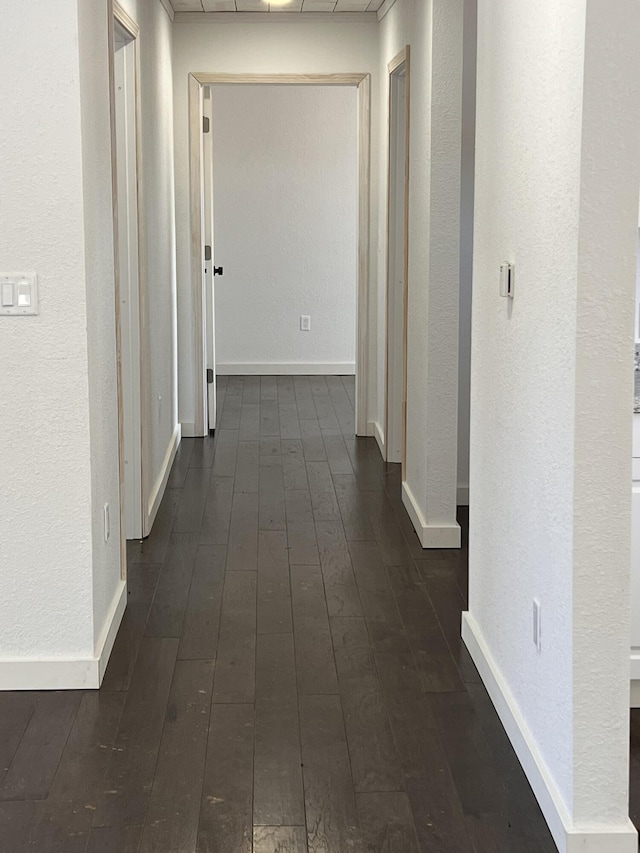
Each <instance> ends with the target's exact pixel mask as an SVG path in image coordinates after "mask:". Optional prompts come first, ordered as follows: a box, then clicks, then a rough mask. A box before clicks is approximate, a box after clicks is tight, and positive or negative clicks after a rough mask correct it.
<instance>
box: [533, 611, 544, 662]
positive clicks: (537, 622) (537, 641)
mask: <svg viewBox="0 0 640 853" xmlns="http://www.w3.org/2000/svg"><path fill="white" fill-rule="evenodd" d="M533 644H534V646H535V647H536V649H537V650H538V651H539V652H541V651H542V607H541V605H540V602H539V600H538V599H537V598H534V599H533Z"/></svg>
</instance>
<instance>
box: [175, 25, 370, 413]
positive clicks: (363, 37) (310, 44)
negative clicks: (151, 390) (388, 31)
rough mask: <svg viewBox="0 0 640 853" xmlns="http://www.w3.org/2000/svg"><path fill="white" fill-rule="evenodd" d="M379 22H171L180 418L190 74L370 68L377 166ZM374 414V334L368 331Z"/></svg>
mask: <svg viewBox="0 0 640 853" xmlns="http://www.w3.org/2000/svg"><path fill="white" fill-rule="evenodd" d="M378 69H379V62H378V26H377V24H375V23H372V24H370V23H364V24H359V23H356V24H344V23H327V24H324V23H313V24H311V23H308V22H306V23H305V21H303V20H302V21H300V22H299V23H298V22H291V23H289V22H287V23H282V24H280V23H278V24H271V25H265V24H252V23H240V24H234V23H224V24H210V23H202V24H183V23H180V24H176V25H175V27H174V103H175V124H176V133H175V139H176V211H177V219H176V221H177V232H178V326H179V336H178V346H179V389H180V420H181V421H182V422H183V423H184V422H193V420H194V405H195V404H194V393H195V389H194V377H193V375H192V363H193V356H192V351H193V335H192V328H191V325H192V300H191V284H190V277H189V276H190V261H189V243H190V236H189V169H188V167H189V157H188V121H187V115H188V109H187V102H188V101H187V76H188V73H189V72H190V71H218V72H226V73H236V74H242V73H263V74H264V73H267V74H268V73H286V72H291V73H305V72H310V73H325V74H326V73H336V72H362V73H367V72H369V73H371V75H372V91H373V116H372V127H373V130H372V135H373V139H372V147H373V150H372V169H373V174H374V175H375V174H377V171H378V151H379V146H378V140H379V136H380V132H379V121H380V118H379V108H378V104H379V100H378V96H377V91H378V88H377V87H378V79H379V77H378V74H379V71H378ZM377 205H378V184H377V181H375V182H374V185H373V189H372V210H374V211H375V210H376V209H377ZM377 238H378V229H377V226H376V222H375V217H374V218H373V221H372V240H371V275H372V278H373V280H374V281H375V280H377V268H378V260H379V259H378V240H377ZM372 303H373V304H372V311H371V324H372V325H371V328H372V329H375V323H376V320H375V312H376V300H375V298H372ZM370 342H371V349H370V377H371V387H372V393H371V399H370V401H369V406H370V411H369V417H368V420H372V419H373V417H372V416H373V414H374V413H375V412H376V407H377V401H376V394H375V387H376V386H375V375H376V374H375V365H376V346H377V343H376V336H375V334H373V333H372V334H371V335H370Z"/></svg>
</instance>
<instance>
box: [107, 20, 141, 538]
mask: <svg viewBox="0 0 640 853" xmlns="http://www.w3.org/2000/svg"><path fill="white" fill-rule="evenodd" d="M135 51H136V46H135V41H134V40H133V39H132V38H131V36H130V35H129V34H128V33H126V32H125V31H124V30H123V29H122V28H121V27H120V26H119V25H118V24H117V23H116V24H115V63H114V76H115V125H116V171H117V187H118V189H117V193H118V198H117V211H118V233H117V240H118V263H119V274H120V328H121V362H122V404H123V421H124V458H125V483H124V495H125V526H126V536H127V539H141V538H142V536H143V520H142V512H143V508H142V447H141V394H140V294H139V278H138V253H139V247H138V175H137V159H136V147H137V139H136V132H137V130H136V55H135Z"/></svg>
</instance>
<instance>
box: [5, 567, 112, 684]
mask: <svg viewBox="0 0 640 853" xmlns="http://www.w3.org/2000/svg"><path fill="white" fill-rule="evenodd" d="M126 606H127V583H126V581H120V582H119V583H118V588H117V590H116V593H115V595H114V597H113V601H112V603H111V607H110V608H109V615H108V617H107V619H106V620H105V624H104V628H103V630H102V634H101V637H100V640H99V641H98V643H97V644H96V655H95V656H94V657H91V658H23V659H15V658H14V659H8V660H0V690H92V689H95V690H97V689H98V688H99V687H100V684H101V682H102V678H103V676H104V673H105V671H106V669H107V664H108V662H109V657H110V655H111V651H112V649H113V644H114V643H115V639H116V635H117V633H118V628H119V627H120V623H121V622H122V617H123V615H124V611H125V607H126Z"/></svg>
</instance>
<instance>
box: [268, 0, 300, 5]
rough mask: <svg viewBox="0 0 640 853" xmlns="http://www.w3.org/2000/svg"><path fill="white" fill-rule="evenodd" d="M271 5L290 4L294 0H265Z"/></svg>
mask: <svg viewBox="0 0 640 853" xmlns="http://www.w3.org/2000/svg"><path fill="white" fill-rule="evenodd" d="M264 2H265V3H268V4H269V6H290V5H291V3H292V2H293V0H264Z"/></svg>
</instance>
